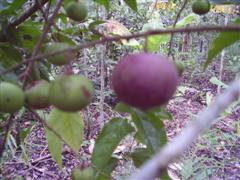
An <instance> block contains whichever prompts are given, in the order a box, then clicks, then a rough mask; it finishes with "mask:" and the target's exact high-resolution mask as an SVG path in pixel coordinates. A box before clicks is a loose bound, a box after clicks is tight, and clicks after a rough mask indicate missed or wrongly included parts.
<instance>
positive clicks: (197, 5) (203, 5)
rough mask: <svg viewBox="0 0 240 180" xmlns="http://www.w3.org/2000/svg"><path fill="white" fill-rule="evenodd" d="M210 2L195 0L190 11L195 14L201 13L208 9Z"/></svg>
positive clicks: (206, 11)
mask: <svg viewBox="0 0 240 180" xmlns="http://www.w3.org/2000/svg"><path fill="white" fill-rule="evenodd" d="M210 7H211V6H210V3H209V1H208V0H195V1H194V3H193V4H192V11H193V12H194V13H195V14H198V15H203V14H206V13H208V12H209V11H210Z"/></svg>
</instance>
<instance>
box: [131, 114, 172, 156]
mask: <svg viewBox="0 0 240 180" xmlns="http://www.w3.org/2000/svg"><path fill="white" fill-rule="evenodd" d="M132 120H133V122H134V123H135V125H136V127H137V130H138V132H137V134H136V136H137V138H138V140H139V141H140V142H142V143H143V144H146V145H147V149H148V150H149V152H151V153H156V152H157V151H158V150H159V148H160V147H162V146H163V145H165V144H166V142H167V136H166V131H165V128H164V124H163V122H162V121H161V120H160V119H159V118H158V117H157V116H156V115H155V114H154V113H145V112H142V111H139V110H136V111H135V113H134V112H132Z"/></svg>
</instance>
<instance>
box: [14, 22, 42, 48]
mask: <svg viewBox="0 0 240 180" xmlns="http://www.w3.org/2000/svg"><path fill="white" fill-rule="evenodd" d="M41 29H42V25H41V24H40V23H37V22H31V21H26V22H25V23H23V24H21V25H20V26H18V28H17V31H18V33H19V36H20V38H21V42H22V46H23V47H24V48H28V49H30V50H31V49H33V47H34V46H35V45H36V43H37V41H38V38H39V37H40V35H41V33H42V32H41Z"/></svg>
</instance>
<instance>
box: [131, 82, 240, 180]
mask: <svg viewBox="0 0 240 180" xmlns="http://www.w3.org/2000/svg"><path fill="white" fill-rule="evenodd" d="M239 96H240V79H237V80H236V81H234V82H233V83H232V84H231V85H230V86H229V88H228V89H227V90H226V91H225V92H224V93H223V94H221V95H219V96H217V98H216V99H215V101H214V103H213V104H212V105H211V106H209V107H208V108H206V109H205V110H204V111H202V112H201V113H200V114H199V115H198V118H197V119H196V120H195V121H193V122H192V123H191V124H190V125H189V126H188V127H187V128H186V129H185V130H183V132H182V133H181V134H180V135H178V136H177V137H176V138H174V139H173V141H172V142H170V143H169V144H168V145H166V146H164V147H163V148H162V149H161V150H160V151H159V152H158V153H157V154H156V155H155V156H154V157H153V158H152V159H150V160H149V161H148V162H147V163H146V164H144V165H143V166H142V167H141V168H140V170H139V171H138V173H135V174H133V175H132V176H131V177H130V180H146V179H147V180H152V179H155V178H157V177H159V175H160V174H161V171H162V170H163V169H164V168H166V167H167V166H168V164H169V163H171V162H172V161H173V160H174V159H176V158H177V157H179V156H181V154H182V153H183V152H184V151H185V150H186V149H187V147H188V146H189V145H191V143H192V142H194V141H195V140H196V139H197V137H198V136H199V135H200V134H201V133H203V131H204V130H206V129H207V128H208V127H209V126H210V125H211V123H212V122H213V121H214V120H215V119H216V118H217V116H218V115H219V114H220V113H221V112H222V111H223V110H224V109H226V108H227V106H229V105H230V104H231V103H232V102H233V101H235V100H237V99H238V97H239Z"/></svg>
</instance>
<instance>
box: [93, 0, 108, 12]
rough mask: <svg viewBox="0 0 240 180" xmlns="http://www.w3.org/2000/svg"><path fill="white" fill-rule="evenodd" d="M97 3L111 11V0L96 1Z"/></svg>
mask: <svg viewBox="0 0 240 180" xmlns="http://www.w3.org/2000/svg"><path fill="white" fill-rule="evenodd" d="M95 2H96V3H98V4H100V5H103V6H104V7H105V8H106V9H107V10H108V11H109V9H110V2H109V0H95Z"/></svg>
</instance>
